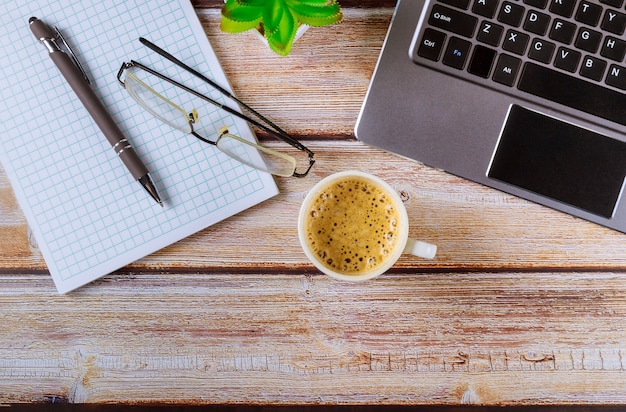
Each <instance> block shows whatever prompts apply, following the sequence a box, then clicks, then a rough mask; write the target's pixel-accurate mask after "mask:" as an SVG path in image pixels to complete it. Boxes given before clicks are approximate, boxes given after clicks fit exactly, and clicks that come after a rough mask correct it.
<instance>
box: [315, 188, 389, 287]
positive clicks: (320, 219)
mask: <svg viewBox="0 0 626 412" xmlns="http://www.w3.org/2000/svg"><path fill="white" fill-rule="evenodd" d="M314 196H315V197H314V199H313V201H312V202H311V204H310V206H309V208H308V211H305V213H306V215H305V216H304V228H305V231H306V239H307V242H308V246H309V248H310V249H311V251H312V252H313V253H314V254H315V255H316V256H317V258H318V259H319V261H320V262H321V263H322V264H323V265H324V266H326V267H328V268H329V269H331V270H333V271H336V272H339V273H343V274H346V275H361V274H363V273H367V272H370V271H373V270H376V268H378V267H380V266H381V265H383V264H384V263H385V262H386V261H387V260H388V259H390V258H392V255H393V252H394V250H395V249H396V248H397V247H398V243H399V242H400V241H401V236H400V230H401V228H400V227H399V225H400V223H401V217H400V211H399V206H398V205H396V204H395V201H394V199H393V198H392V196H390V195H389V193H387V191H386V190H385V189H384V188H383V187H381V186H379V185H376V184H375V183H374V182H372V181H371V180H368V179H365V178H361V177H358V176H347V177H345V178H344V179H341V180H337V181H333V182H331V183H329V184H328V185H327V186H325V187H323V188H321V189H320V190H319V191H318V192H317V193H316V194H315V195H314Z"/></svg>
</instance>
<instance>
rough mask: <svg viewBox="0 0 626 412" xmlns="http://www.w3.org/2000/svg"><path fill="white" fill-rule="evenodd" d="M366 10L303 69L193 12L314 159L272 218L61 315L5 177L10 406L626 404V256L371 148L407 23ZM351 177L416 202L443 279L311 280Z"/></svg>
mask: <svg viewBox="0 0 626 412" xmlns="http://www.w3.org/2000/svg"><path fill="white" fill-rule="evenodd" d="M357 3H360V4H362V2H354V3H350V2H348V1H346V2H344V3H343V4H344V13H345V21H344V22H343V23H342V24H340V25H337V26H333V27H328V28H319V29H311V30H309V31H308V32H307V33H306V34H305V36H304V37H303V38H302V39H301V40H300V41H299V42H298V43H297V44H296V47H295V48H294V50H293V52H292V55H291V56H290V57H289V58H281V57H278V56H276V55H274V54H272V53H271V52H270V51H268V50H267V49H266V48H265V47H262V46H260V45H259V44H258V43H257V42H258V40H256V39H255V38H254V37H253V36H252V35H251V34H243V35H240V36H236V35H227V34H223V33H220V32H219V29H218V23H219V8H218V7H219V1H212V2H210V1H206V2H197V3H196V7H197V11H198V14H199V15H200V18H201V19H202V22H203V24H204V27H205V29H206V32H207V34H208V36H209V37H210V40H211V42H212V43H213V46H214V48H215V50H216V52H217V54H218V56H219V58H220V59H221V61H222V63H223V65H224V67H225V69H226V71H227V73H228V75H229V76H230V79H231V81H232V84H233V86H234V88H235V90H236V91H237V93H238V94H239V95H240V97H241V98H243V100H246V101H249V102H250V103H251V104H252V106H254V107H256V108H258V109H259V110H260V111H261V112H263V113H266V114H267V115H268V116H269V117H270V118H273V119H275V121H276V122H277V123H279V124H281V125H284V127H286V128H287V129H288V130H289V131H290V132H292V133H293V134H294V135H296V136H297V137H299V138H301V139H303V140H305V141H306V144H307V145H309V146H310V147H311V148H312V149H313V150H314V151H315V153H316V157H317V159H318V163H317V164H316V166H315V168H314V169H313V172H312V174H311V175H310V176H309V177H307V178H305V179H283V178H281V179H278V185H279V187H280V189H281V192H282V194H281V195H279V196H277V197H276V198H274V199H272V200H270V201H268V202H265V203H263V204H261V205H259V206H257V207H255V208H253V209H251V210H248V211H246V212H244V213H241V214H239V215H237V216H235V217H233V218H231V219H228V220H227V221H225V222H223V223H220V224H217V225H215V226H213V227H211V228H209V229H207V230H204V231H202V232H200V233H198V234H197V235H195V236H192V237H190V238H188V239H186V240H184V241H181V242H179V243H177V244H175V245H173V246H171V247H168V248H166V249H164V250H162V251H160V252H158V253H156V254H154V255H151V256H148V257H146V258H145V259H142V260H140V261H138V262H136V263H134V264H133V265H131V266H128V267H127V268H125V269H123V270H121V271H118V272H116V273H114V274H111V275H109V276H106V277H105V278H103V279H101V280H99V281H97V282H94V283H93V284H91V285H89V286H87V287H83V288H81V289H79V290H78V291H76V292H74V293H71V294H68V295H65V296H60V295H57V293H56V290H55V288H54V285H53V283H52V279H51V278H50V276H49V275H48V273H47V269H46V265H45V263H44V261H43V260H42V257H41V254H40V252H39V251H38V249H37V246H36V244H35V243H34V241H33V239H32V238H31V235H30V233H29V230H28V227H27V224H26V221H25V219H24V216H23V214H22V212H21V210H20V209H19V207H18V206H17V204H16V202H15V200H14V197H13V193H12V191H11V188H10V186H9V183H8V181H7V178H6V175H5V174H4V172H2V173H0V188H1V197H0V199H1V200H0V223H1V226H0V307H1V308H2V309H1V312H0V321H1V324H2V331H1V332H0V403H2V404H5V403H19V402H59V401H61V402H90V403H91V402H93V403H110V402H126V403H144V402H151V403H152V402H165V403H183V404H213V403H221V404H224V403H226V404H254V405H266V404H325V405H334V404H348V403H349V404H448V405H461V404H487V405H528V404H548V405H552V404H606V403H609V404H611V403H623V402H626V371H625V368H626V328H625V322H626V237H625V236H624V235H623V234H619V233H617V232H614V231H611V230H608V229H604V228H602V227H600V226H597V225H594V224H591V223H588V222H585V221H582V220H578V219H575V218H573V217H570V216H567V215H564V214H561V213H558V212H555V211H552V210H549V209H547V208H545V207H541V206H538V205H535V204H532V203H529V202H526V201H524V200H520V199H517V198H515V197H512V196H508V195H506V194H503V193H500V192H498V191H495V190H492V189H488V188H485V187H483V186H480V185H477V184H473V183H470V182H468V181H465V180H463V179H460V178H457V177H454V176H451V175H449V174H446V173H443V172H441V171H437V170H433V169H430V168H428V167H424V166H421V165H419V164H417V163H414V162H412V161H409V160H406V159H403V158H400V157H397V156H394V155H391V154H388V153H385V152H383V151H381V150H377V149H373V148H370V147H367V146H365V145H364V144H362V143H360V142H357V141H356V140H355V139H354V135H353V127H354V124H355V121H356V118H357V115H358V111H359V108H360V105H361V102H362V100H363V98H364V95H365V92H366V89H367V86H368V82H369V79H370V76H371V74H372V71H373V69H374V66H375V63H376V59H377V57H378V54H379V51H380V47H381V45H382V42H383V40H384V36H385V33H386V31H387V27H388V24H389V22H390V19H391V16H392V13H393V4H389V3H390V2H380V3H377V2H374V1H370V2H365V6H367V7H355V6H354V5H355V4H357ZM376 4H381V5H382V6H380V7H375V6H376ZM347 168H355V169H360V170H364V171H368V172H371V173H375V174H377V175H379V176H381V177H383V178H385V179H386V180H387V181H388V182H389V183H390V184H391V185H393V186H394V187H395V188H396V189H397V190H398V191H400V192H402V194H403V196H404V197H405V198H406V206H407V208H408V210H409V216H410V220H411V225H412V229H411V235H412V236H414V237H419V238H423V239H425V240H429V241H432V242H434V243H436V244H437V245H438V246H439V253H438V256H437V258H436V259H435V260H433V261H425V260H416V259H411V258H408V257H403V258H401V260H400V261H399V262H398V264H397V265H396V266H395V268H394V269H393V270H392V271H391V272H390V273H388V274H386V275H384V276H383V277H381V278H379V279H377V280H374V281H370V282H368V283H363V284H348V283H341V282H337V281H334V280H331V279H330V278H328V277H326V276H324V275H321V274H320V273H318V272H317V271H316V270H314V269H313V266H312V265H311V264H309V263H308V261H307V260H306V258H305V256H304V253H303V252H302V250H301V248H300V246H299V244H298V239H297V234H296V216H297V212H298V208H299V205H300V203H301V201H302V199H303V197H304V196H305V194H306V193H307V190H308V189H309V188H310V187H311V186H312V185H313V184H314V183H315V182H317V181H318V180H319V179H321V178H322V177H324V176H326V175H328V174H330V173H332V172H336V171H340V170H344V169H347Z"/></svg>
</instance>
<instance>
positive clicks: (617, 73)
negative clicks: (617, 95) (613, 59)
mask: <svg viewBox="0 0 626 412" xmlns="http://www.w3.org/2000/svg"><path fill="white" fill-rule="evenodd" d="M606 84H608V85H610V86H615V87H617V88H620V89H622V90H626V67H622V66H618V65H617V64H613V65H611V67H610V68H609V73H608V74H607V75H606Z"/></svg>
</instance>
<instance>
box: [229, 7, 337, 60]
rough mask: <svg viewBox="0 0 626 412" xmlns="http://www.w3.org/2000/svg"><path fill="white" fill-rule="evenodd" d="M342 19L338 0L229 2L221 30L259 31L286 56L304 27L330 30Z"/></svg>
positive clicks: (279, 52) (277, 51) (271, 45)
mask: <svg viewBox="0 0 626 412" xmlns="http://www.w3.org/2000/svg"><path fill="white" fill-rule="evenodd" d="M342 19H343V14H342V12H341V8H340V7H339V4H338V3H337V1H336V0H226V2H225V4H224V6H223V7H222V21H221V24H220V29H221V30H222V31H224V32H227V33H241V32H244V31H247V30H251V29H257V30H259V31H260V32H261V33H262V34H263V35H264V36H265V38H266V39H267V43H268V45H269V46H270V48H271V49H272V50H273V51H274V52H276V53H278V54H280V55H282V56H286V55H288V54H289V52H290V51H291V46H292V45H293V42H294V39H295V37H296V31H297V30H298V27H299V26H300V25H303V24H305V25H308V26H316V27H320V26H328V25H330V24H334V23H338V22H340V21H341V20H342Z"/></svg>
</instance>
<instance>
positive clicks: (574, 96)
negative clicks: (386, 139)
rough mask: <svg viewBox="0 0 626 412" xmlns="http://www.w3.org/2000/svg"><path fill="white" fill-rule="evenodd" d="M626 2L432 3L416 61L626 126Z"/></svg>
mask: <svg viewBox="0 0 626 412" xmlns="http://www.w3.org/2000/svg"><path fill="white" fill-rule="evenodd" d="M625 1H626V0H599V1H598V0H594V1H591V0H523V1H522V0H505V1H503V0H438V1H431V2H430V4H428V5H427V9H426V14H425V17H424V24H423V25H422V27H421V28H420V32H419V34H418V37H417V42H416V45H415V50H414V51H413V59H414V61H415V62H416V63H418V64H422V65H427V66H430V67H433V68H436V69H438V70H442V71H444V72H446V73H449V74H452V75H455V76H457V77H462V78H464V79H468V80H471V81H473V82H476V83H479V84H482V85H486V86H488V87H492V88H495V89H497V90H499V91H503V92H506V93H513V94H515V95H516V96H521V97H525V98H527V99H530V100H534V101H539V102H540V103H541V101H540V99H545V101H544V102H543V103H544V104H546V101H547V102H548V103H549V102H554V103H559V104H562V105H565V106H568V107H571V108H573V109H576V110H580V111H583V112H586V113H588V114H591V115H595V116H599V117H601V118H604V119H607V120H610V121H613V122H615V123H618V124H621V125H626V64H625V62H624V58H625V56H626V37H625V36H624V32H625V29H626V6H625V4H624V3H625ZM520 92H521V93H520ZM537 98H538V99H539V100H538V99H537Z"/></svg>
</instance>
